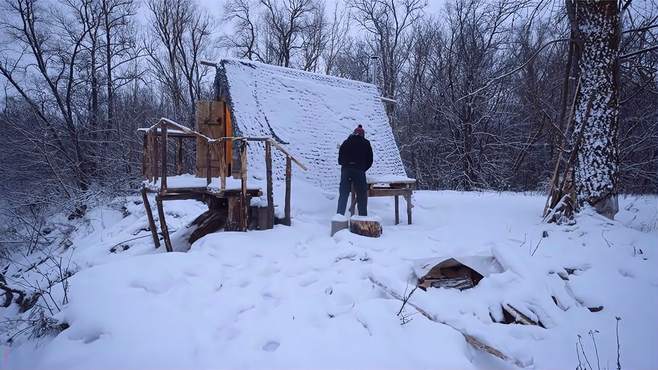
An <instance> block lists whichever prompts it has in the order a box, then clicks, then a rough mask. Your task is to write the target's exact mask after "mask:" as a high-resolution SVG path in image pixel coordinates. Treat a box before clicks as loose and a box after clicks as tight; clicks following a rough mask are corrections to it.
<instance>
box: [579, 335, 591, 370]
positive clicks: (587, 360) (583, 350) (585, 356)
mask: <svg viewBox="0 0 658 370" xmlns="http://www.w3.org/2000/svg"><path fill="white" fill-rule="evenodd" d="M581 339H582V337H581V336H580V334H578V343H579V344H580V350H581V351H582V352H583V357H584V358H585V362H586V363H587V366H588V367H589V369H590V370H593V369H592V364H590V363H589V359H588V358H587V353H585V348H584V347H583V342H582V341H581Z"/></svg>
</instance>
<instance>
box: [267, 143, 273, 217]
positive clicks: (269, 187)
mask: <svg viewBox="0 0 658 370" xmlns="http://www.w3.org/2000/svg"><path fill="white" fill-rule="evenodd" d="M265 173H266V177H267V225H266V228H268V229H271V228H272V225H273V223H274V194H273V192H274V191H273V185H272V143H270V141H269V140H267V141H266V142H265Z"/></svg>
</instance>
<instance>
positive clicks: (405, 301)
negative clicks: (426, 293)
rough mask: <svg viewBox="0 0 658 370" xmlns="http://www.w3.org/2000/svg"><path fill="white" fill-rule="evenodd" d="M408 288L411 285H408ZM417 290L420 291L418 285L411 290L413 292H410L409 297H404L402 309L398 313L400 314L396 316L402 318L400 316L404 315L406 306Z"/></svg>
mask: <svg viewBox="0 0 658 370" xmlns="http://www.w3.org/2000/svg"><path fill="white" fill-rule="evenodd" d="M407 287H409V285H407ZM406 289H407V288H405V294H406V293H407V291H406ZM416 289H418V285H416V286H415V287H414V288H413V289H412V290H411V292H409V295H408V296H406V297H403V299H402V306H401V307H400V311H398V313H397V315H396V316H400V314H401V313H402V310H404V306H405V305H406V304H407V302H408V301H409V299H410V298H411V295H412V294H414V292H415V291H416Z"/></svg>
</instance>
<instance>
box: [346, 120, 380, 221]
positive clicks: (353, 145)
mask: <svg viewBox="0 0 658 370" xmlns="http://www.w3.org/2000/svg"><path fill="white" fill-rule="evenodd" d="M365 136H366V132H365V130H364V129H363V126H361V125H359V127H357V128H356V129H354V132H353V133H352V134H351V135H350V136H349V137H348V138H347V139H346V140H345V141H344V142H343V144H342V145H341V146H340V150H339V152H338V164H339V165H341V170H340V188H339V195H338V211H337V212H338V213H339V214H341V215H344V214H345V210H346V208H347V198H348V197H349V195H350V191H351V189H352V186H354V190H355V191H356V202H357V206H358V208H359V216H367V215H368V184H367V183H366V171H367V170H368V169H369V168H370V166H372V147H371V146H370V141H368V140H367V139H366V138H365Z"/></svg>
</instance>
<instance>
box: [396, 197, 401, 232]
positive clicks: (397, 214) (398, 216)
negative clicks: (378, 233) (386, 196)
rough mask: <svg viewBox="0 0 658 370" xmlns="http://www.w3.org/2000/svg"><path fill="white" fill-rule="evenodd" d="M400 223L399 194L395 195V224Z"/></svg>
mask: <svg viewBox="0 0 658 370" xmlns="http://www.w3.org/2000/svg"><path fill="white" fill-rule="evenodd" d="M399 223H400V196H398V195H396V196H395V224H396V225H397V224H399Z"/></svg>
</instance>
